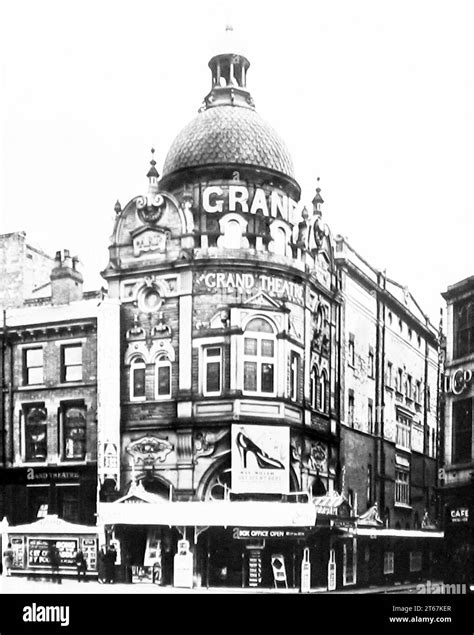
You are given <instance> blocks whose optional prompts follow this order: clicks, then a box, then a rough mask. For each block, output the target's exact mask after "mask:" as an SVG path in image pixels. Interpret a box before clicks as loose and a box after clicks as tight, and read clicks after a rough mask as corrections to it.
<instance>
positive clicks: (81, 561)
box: [75, 549, 87, 582]
mask: <svg viewBox="0 0 474 635" xmlns="http://www.w3.org/2000/svg"><path fill="white" fill-rule="evenodd" d="M75 561H76V569H77V581H78V582H80V581H81V580H84V582H86V571H87V560H86V558H85V556H84V553H83V552H82V550H81V549H79V551H77V552H76V556H75Z"/></svg>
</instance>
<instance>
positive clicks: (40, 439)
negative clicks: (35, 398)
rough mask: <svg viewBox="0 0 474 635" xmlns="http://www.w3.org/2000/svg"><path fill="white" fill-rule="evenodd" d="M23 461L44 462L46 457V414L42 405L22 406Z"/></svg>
mask: <svg viewBox="0 0 474 635" xmlns="http://www.w3.org/2000/svg"><path fill="white" fill-rule="evenodd" d="M23 414H24V422H25V428H24V435H25V437H24V438H25V461H38V462H43V461H46V458H47V455H48V425H47V412H46V408H45V407H44V404H28V405H25V406H23Z"/></svg>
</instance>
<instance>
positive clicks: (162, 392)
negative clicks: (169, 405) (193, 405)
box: [155, 355, 171, 399]
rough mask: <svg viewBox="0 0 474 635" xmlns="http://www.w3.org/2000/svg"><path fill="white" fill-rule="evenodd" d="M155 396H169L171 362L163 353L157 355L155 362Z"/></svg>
mask: <svg viewBox="0 0 474 635" xmlns="http://www.w3.org/2000/svg"><path fill="white" fill-rule="evenodd" d="M155 397H156V399H170V398H171V362H170V360H169V359H168V357H166V356H165V355H162V356H161V357H159V358H158V359H157V360H156V363H155Z"/></svg>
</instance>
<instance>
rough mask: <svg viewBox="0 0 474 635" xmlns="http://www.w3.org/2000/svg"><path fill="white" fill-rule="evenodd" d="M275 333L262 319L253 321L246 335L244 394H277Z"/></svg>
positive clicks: (246, 330)
mask: <svg viewBox="0 0 474 635" xmlns="http://www.w3.org/2000/svg"><path fill="white" fill-rule="evenodd" d="M275 343H276V338H275V333H274V330H273V328H272V326H271V325H270V324H269V322H267V321H266V320H263V319H262V318H255V319H253V320H251V321H250V322H249V323H248V325H247V327H246V329H245V333H244V392H246V393H264V394H267V395H272V394H275Z"/></svg>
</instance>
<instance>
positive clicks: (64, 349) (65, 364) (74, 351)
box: [61, 343, 82, 382]
mask: <svg viewBox="0 0 474 635" xmlns="http://www.w3.org/2000/svg"><path fill="white" fill-rule="evenodd" d="M81 380H82V344H80V343H79V344H65V345H64V346H61V381H62V382H69V381H81Z"/></svg>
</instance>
